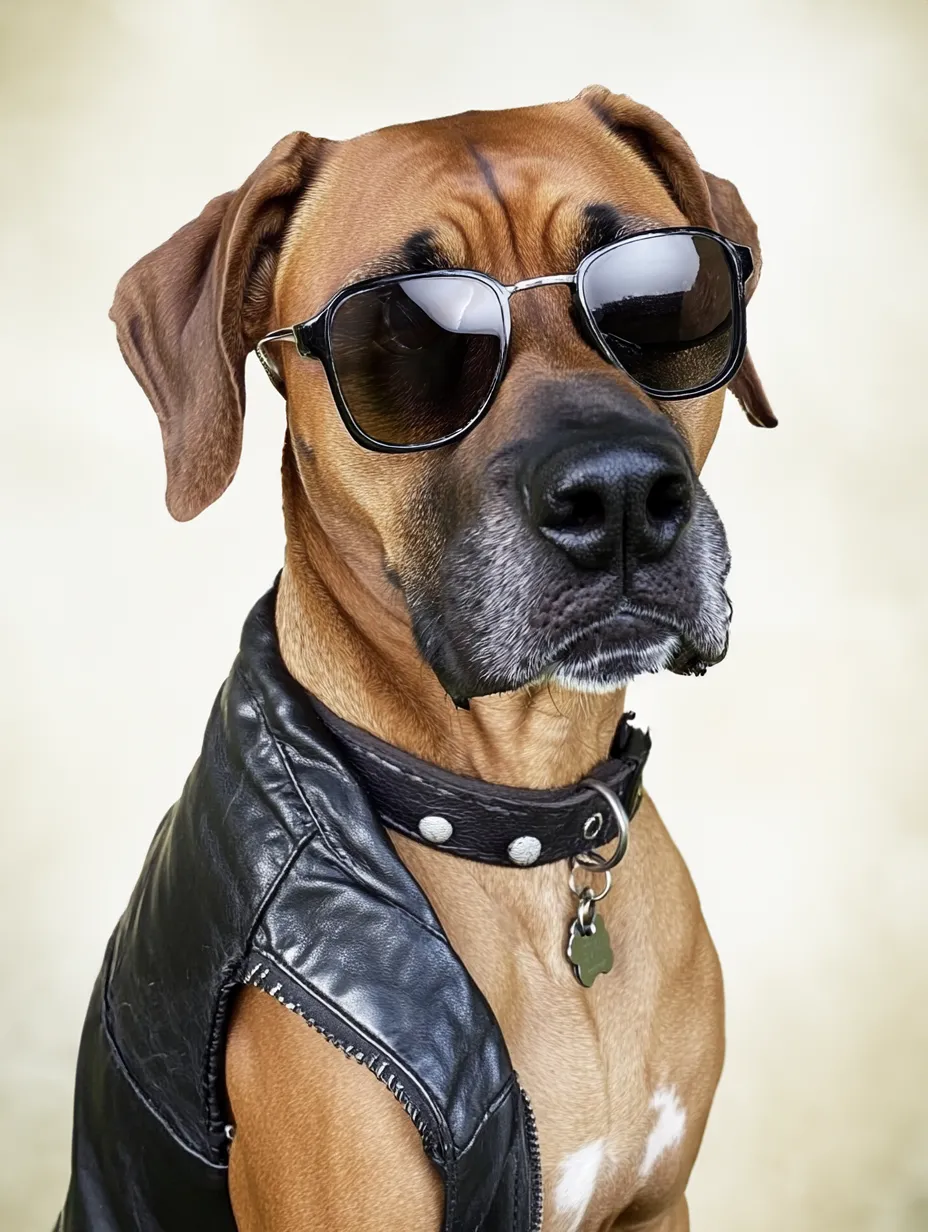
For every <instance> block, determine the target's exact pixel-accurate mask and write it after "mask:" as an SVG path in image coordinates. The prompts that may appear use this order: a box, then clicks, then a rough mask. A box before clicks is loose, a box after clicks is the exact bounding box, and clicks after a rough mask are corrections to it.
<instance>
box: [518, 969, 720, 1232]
mask: <svg viewBox="0 0 928 1232" xmlns="http://www.w3.org/2000/svg"><path fill="white" fill-rule="evenodd" d="M610 974H612V973H610ZM607 978H608V977H606V976H603V977H601V980H606V979H607ZM600 982H601V981H597V983H600ZM589 991H592V990H589ZM589 991H588V992H587V996H589ZM628 991H629V992H630V991H631V990H628ZM610 992H614V993H615V994H616V995H614V996H613V995H610ZM551 1000H552V999H549V1000H548V1001H547V1003H546V1004H545V1005H542V1004H541V1003H535V1004H532V1003H531V1002H529V1003H528V1004H527V1005H526V1006H525V1007H524V1010H525V1011H526V1013H525V1019H526V1021H534V1023H535V1024H536V1029H535V1030H523V1031H518V1030H515V1031H510V1032H509V1033H507V1041H508V1042H509V1046H510V1051H511V1052H512V1056H513V1061H514V1064H515V1066H516V1068H517V1070H518V1072H519V1074H520V1078H521V1080H522V1082H523V1084H524V1086H525V1088H526V1090H527V1092H528V1093H529V1096H530V1098H531V1100H532V1105H533V1108H534V1111H535V1115H536V1120H537V1124H538V1132H539V1140H540V1145H541V1155H542V1164H543V1173H544V1186H545V1221H544V1229H545V1232H587V1229H589V1230H590V1232H593V1230H594V1229H599V1228H601V1227H603V1226H604V1222H605V1223H609V1222H611V1221H612V1220H615V1219H618V1218H619V1217H620V1216H621V1215H622V1214H623V1212H627V1211H629V1210H630V1208H631V1210H633V1211H634V1212H635V1216H634V1222H638V1221H639V1220H640V1217H641V1216H640V1213H639V1212H640V1211H641V1210H642V1209H647V1210H648V1211H649V1212H652V1213H653V1214H657V1213H659V1212H660V1211H661V1210H663V1209H665V1208H666V1207H667V1206H669V1205H670V1201H671V1198H672V1196H673V1194H674V1192H675V1188H676V1181H677V1179H678V1176H679V1175H680V1170H681V1166H682V1164H683V1157H684V1147H685V1143H686V1138H687V1133H688V1130H689V1129H690V1128H691V1115H690V1109H689V1108H688V1106H687V1105H688V1101H689V1098H690V1092H689V1090H688V1084H687V1083H686V1082H685V1081H675V1078H674V1064H673V1058H672V1056H671V1055H669V1053H668V1050H666V1049H665V1048H663V1047H662V1046H661V1042H660V1040H659V1039H658V1038H656V1037H655V1034H654V1033H653V1032H648V1031H647V1030H644V1029H642V1027H643V1025H644V1024H642V1023H640V1022H639V1023H635V1022H629V1020H628V1016H627V1013H626V1014H625V1015H624V1030H623V1029H616V1028H617V1027H618V1025H619V1024H620V1023H621V1022H622V1020H623V1014H622V1005H621V1002H622V1000H623V998H622V997H621V995H620V994H619V989H618V981H616V984H615V985H614V986H613V988H612V989H607V988H602V989H600V990H599V995H598V998H597V1004H596V1006H595V1007H591V1006H590V1005H589V1004H587V1005H586V1006H584V1007H582V1008H581V1007H578V1006H577V1005H573V1006H572V1007H571V1010H570V1011H567V1012H565V1011H563V1010H557V1009H552V1004H551ZM564 1001H565V1002H568V1003H569V1002H570V998H569V996H566V995H565V997H564ZM626 1008H627V1007H626ZM584 1010H586V1013H584ZM542 1022H543V1023H544V1027H543V1028H542V1027H541V1023H542ZM697 1113H701V1110H697Z"/></svg>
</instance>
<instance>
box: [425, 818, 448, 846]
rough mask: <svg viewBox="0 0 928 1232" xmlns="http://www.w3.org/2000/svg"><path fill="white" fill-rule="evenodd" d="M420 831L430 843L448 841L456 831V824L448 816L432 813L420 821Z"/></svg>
mask: <svg viewBox="0 0 928 1232" xmlns="http://www.w3.org/2000/svg"><path fill="white" fill-rule="evenodd" d="M419 833H420V834H421V835H422V837H423V838H424V839H427V840H428V842H430V843H447V841H448V839H449V838H450V837H451V835H452V834H453V833H454V826H453V825H452V824H451V822H450V821H449V820H448V818H447V817H436V816H432V815H431V814H430V815H429V816H428V817H423V818H422V820H421V821H420V822H419Z"/></svg>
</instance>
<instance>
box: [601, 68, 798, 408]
mask: <svg viewBox="0 0 928 1232" xmlns="http://www.w3.org/2000/svg"><path fill="white" fill-rule="evenodd" d="M577 97H578V99H580V100H582V101H583V102H584V103H586V104H587V106H589V107H590V108H591V110H592V111H593V112H594V113H595V114H596V115H597V116H598V117H599V119H600V120H601V121H602V122H603V123H604V124H605V125H606V127H607V128H608V129H609V130H610V131H611V132H612V133H613V134H614V135H615V136H616V137H618V138H619V140H620V141H622V142H624V143H625V144H626V145H629V146H631V147H632V149H633V150H635V151H636V153H637V154H638V156H639V157H640V158H641V159H642V160H643V161H644V162H645V163H646V164H647V165H648V166H649V167H650V168H651V169H652V171H654V172H655V173H656V174H657V175H658V176H659V177H660V179H661V182H662V183H663V185H664V187H665V188H666V189H667V191H668V192H669V193H670V195H671V197H673V199H674V201H675V202H676V204H677V205H678V206H679V208H680V210H681V211H682V212H683V213H684V214H685V215H686V217H687V218H688V219H689V221H690V222H691V223H692V224H693V225H694V226H697V227H711V228H712V229H713V230H714V231H718V232H720V233H721V234H722V235H724V236H726V237H727V238H728V239H730V240H734V241H735V243H737V244H746V245H747V246H748V247H749V248H750V249H751V252H752V253H753V255H754V273H753V274H752V275H751V277H750V279H749V280H748V285H747V288H746V291H747V295H748V298H750V296H751V295H752V294H753V293H754V289H755V287H756V286H757V280H758V278H759V276H760V267H761V253H760V244H759V243H758V239H757V226H756V225H755V223H754V219H753V218H752V217H751V215H750V214H749V213H748V211H747V207H746V206H745V204H744V202H743V201H742V200H741V194H740V193H739V192H738V190H737V188H735V186H734V184H732V183H731V181H730V180H723V179H720V178H719V177H718V176H716V175H712V174H711V173H709V172H707V171H703V170H702V168H701V167H700V166H699V163H698V162H697V161H696V156H695V155H694V154H693V151H692V150H691V149H690V147H689V146H688V145H687V144H686V142H685V141H684V140H683V137H682V136H681V135H680V133H678V132H677V130H676V129H675V128H674V127H673V125H672V124H670V123H668V121H667V120H665V119H664V117H663V116H662V115H658V113H657V112H656V111H652V110H651V108H650V107H645V106H643V105H642V104H641V103H636V102H635V101H634V99H631V98H629V97H628V95H627V94H613V93H612V92H611V91H610V90H607V89H606V88H605V86H587V88H586V89H585V90H581V92H580V94H579V95H578V96H577ZM729 389H730V390H731V392H732V393H733V394H734V395H735V397H736V398H737V399H738V401H739V402H740V403H741V405H742V406H743V407H744V410H745V411H746V413H747V416H748V418H749V419H750V420H751V422H752V423H754V424H757V425H758V426H760V427H764V428H774V427H776V423H777V419H776V416H775V415H774V413H773V411H772V410H771V409H770V403H769V402H768V401H767V395H766V394H765V393H764V387H763V385H761V382H760V377H759V376H758V375H757V369H756V368H755V367H754V363H753V360H752V359H751V356H750V353H748V354H747V355H745V357H744V363H743V364H742V365H741V368H740V369H739V371H738V374H737V376H736V377H735V378H734V380H733V381H732V382H731V384H730V385H729Z"/></svg>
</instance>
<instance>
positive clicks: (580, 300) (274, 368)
mask: <svg viewBox="0 0 928 1232" xmlns="http://www.w3.org/2000/svg"><path fill="white" fill-rule="evenodd" d="M669 235H690V236H704V237H706V238H708V239H712V240H714V241H716V242H717V243H718V244H719V245H720V246H721V247H722V249H723V250H724V253H725V256H726V259H727V263H728V267H729V274H730V276H731V285H732V339H731V351H730V355H729V359H728V362H727V363H726V365H725V367H724V368H723V369H722V370H721V372H720V373H719V374H718V376H717V377H715V378H713V379H712V380H711V381H709V382H706V383H705V384H704V385H702V386H699V387H697V388H695V389H687V390H681V391H673V390H670V391H668V390H655V389H653V388H652V387H649V386H647V385H644V384H642V382H640V381H638V380H636V379H635V377H634V376H632V374H631V373H630V372H628V371H627V369H625V368H624V367H623V365H622V364H621V363H620V362H619V361H618V359H617V358H616V356H615V355H614V354H613V353H612V350H611V349H610V347H609V344H608V343H607V342H606V340H605V337H604V335H603V334H602V332H601V330H600V329H599V327H598V326H597V324H596V321H595V319H594V317H593V314H592V312H591V311H590V309H589V307H588V306H587V303H586V300H585V297H584V296H583V294H582V291H581V288H582V284H583V278H584V275H585V274H586V271H587V270H588V269H589V267H590V265H591V264H592V263H593V262H595V261H597V260H599V259H601V258H602V257H603V256H605V255H606V254H607V253H609V252H612V251H614V250H615V249H617V248H622V247H625V246H626V245H628V244H632V243H636V242H638V241H641V240H645V239H650V238H653V237H657V236H669ZM753 272H754V258H753V253H752V252H751V249H750V248H747V247H746V246H744V245H742V244H735V243H733V242H732V241H731V240H729V239H727V238H726V237H725V236H724V235H720V234H719V233H718V232H717V231H712V230H710V229H708V228H706V227H665V228H655V229H653V230H650V231H642V232H637V233H635V234H633V235H629V236H626V237H625V238H623V239H620V240H617V241H615V242H614V243H612V244H605V245H603V246H602V247H601V248H596V249H594V250H593V252H591V253H588V254H587V256H585V257H584V258H583V260H582V261H581V262H580V263H579V265H578V266H577V268H576V270H575V271H574V273H572V274H542V275H541V276H540V277H537V278H523V279H521V280H520V281H519V282H514V283H511V284H510V285H508V286H507V285H505V284H504V283H501V282H498V281H497V280H496V279H495V278H493V277H491V275H489V274H485V273H482V272H481V271H480V270H466V269H435V270H424V271H421V272H418V273H409V274H402V273H399V274H386V275H382V276H380V277H376V278H367V279H363V280H362V281H360V282H355V283H350V284H349V285H348V286H345V287H342V288H341V289H340V290H339V291H336V293H335V294H334V295H333V296H332V297H331V298H330V299H329V300H328V301H327V303H326V304H325V305H324V306H323V307H322V308H321V309H320V311H319V312H317V313H316V314H315V315H314V316H312V317H310V318H308V319H307V320H306V321H301V322H299V323H298V324H296V325H288V326H284V327H282V328H280V329H275V330H272V331H271V332H270V333H268V334H265V335H264V337H263V338H261V339H260V341H259V342H257V343H256V344H255V348H254V350H255V354H256V355H257V356H258V359H259V361H260V362H261V366H262V367H263V368H264V370H265V372H266V373H267V375H268V377H269V378H270V380H271V382H272V384H273V385H274V387H275V388H276V389H277V390H278V392H279V393H281V394H282V395H284V396H286V390H285V388H284V383H283V377H282V374H281V372H280V369H279V367H278V365H277V364H276V362H275V361H274V359H273V357H272V356H271V355H269V354H268V352H267V347H268V345H270V344H272V343H277V342H289V343H292V344H293V345H294V346H296V348H297V351H298V352H299V354H300V355H301V356H303V358H306V359H317V360H319V361H320V362H321V363H322V365H323V368H324V370H325V373H326V377H327V378H328V382H329V387H330V389H331V392H332V395H333V399H334V401H335V405H336V408H337V410H338V412H339V416H340V417H341V419H342V422H343V423H344V425H345V427H346V428H347V430H348V432H349V433H350V434H351V436H352V437H353V438H354V440H355V441H357V443H358V444H359V445H362V446H364V447H365V448H366V449H371V450H374V451H375V452H379V453H419V452H422V451H423V450H427V449H438V448H439V447H441V446H442V445H447V444H450V443H451V442H452V441H456V440H459V439H460V438H461V437H462V436H464V435H465V434H466V433H468V432H470V431H471V430H472V429H473V428H475V427H476V425H477V424H478V423H479V422H480V420H481V419H483V417H484V416H485V415H486V414H487V412H488V411H489V409H490V407H491V406H492V404H493V401H494V399H495V398H496V394H497V392H498V391H499V387H500V384H501V383H502V379H503V376H504V374H505V370H506V368H507V366H508V359H509V348H510V342H511V337H512V316H511V313H510V310H509V301H510V299H511V297H512V296H513V295H516V294H518V292H520V291H528V290H532V289H533V288H535V287H546V286H571V287H573V289H574V301H575V303H576V304H577V305H578V306H579V308H580V311H581V313H582V316H583V320H584V324H585V325H586V327H587V329H588V330H589V333H590V335H591V338H592V340H593V341H594V342H595V344H596V348H597V350H598V351H599V353H600V354H601V355H602V356H603V358H604V359H605V360H606V361H607V362H608V363H609V364H610V365H611V366H612V367H614V368H618V369H619V370H621V371H623V372H625V374H626V376H628V378H629V379H630V380H631V381H634V383H635V384H636V385H637V386H638V387H639V388H640V389H642V390H643V391H644V392H645V393H647V394H649V395H650V396H651V397H653V398H655V399H656V400H657V401H663V402H672V401H679V400H682V399H689V398H698V397H702V396H704V395H705V394H707V393H711V392H712V391H713V390H715V389H719V388H720V387H721V386H722V385H725V384H727V383H728V382H729V381H730V380H731V379H732V378H733V377H734V375H735V374H736V372H737V371H738V369H739V368H740V366H741V363H742V361H743V359H744V354H745V349H746V329H745V311H744V310H745V302H746V296H745V286H746V283H747V281H748V279H749V278H750V277H751V274H752V273H753ZM435 277H442V278H449V277H459V278H468V279H476V280H477V281H478V282H481V283H483V284H484V285H485V286H487V287H489V288H490V289H491V290H492V291H493V292H494V294H495V295H496V298H497V301H498V303H499V305H500V310H501V317H502V326H503V336H502V339H501V347H500V358H499V363H498V365H497V369H496V372H495V373H494V376H493V380H492V382H491V384H490V387H489V392H488V394H487V396H486V398H485V399H484V401H483V402H482V403H481V405H480V407H479V408H478V409H477V410H476V411H475V413H474V415H473V416H472V417H471V418H470V419H469V420H468V422H467V423H466V424H464V425H463V426H462V427H460V428H456V429H455V430H454V431H453V432H450V433H448V434H447V435H446V436H443V437H440V438H438V439H436V440H434V441H428V442H425V443H416V444H402V445H400V444H391V443H388V442H386V441H379V440H377V439H376V438H374V437H371V436H369V435H368V434H367V433H366V432H365V431H364V429H363V428H361V426H360V425H359V424H358V423H357V421H356V420H355V418H354V416H353V414H352V412H351V409H350V407H349V406H348V404H347V402H346V399H345V396H344V393H343V392H342V389H341V385H340V384H339V379H338V373H337V371H336V368H335V364H334V362H333V358H332V348H331V334H330V330H331V321H332V318H333V316H334V314H335V311H336V309H337V308H338V307H339V306H340V305H341V304H342V303H343V302H344V301H345V300H346V299H350V298H351V297H352V296H354V295H358V294H361V293H362V292H364V291H368V290H371V289H372V288H374V287H379V286H386V285H389V284H391V283H394V282H409V281H412V280H417V279H420V278H435Z"/></svg>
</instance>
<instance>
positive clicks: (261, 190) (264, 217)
mask: <svg viewBox="0 0 928 1232" xmlns="http://www.w3.org/2000/svg"><path fill="white" fill-rule="evenodd" d="M322 144H323V143H322V142H321V141H320V140H318V139H317V138H314V137H310V136H309V134H308V133H291V134H290V135H289V136H288V137H284V138H283V139H282V140H280V141H278V142H277V144H276V145H275V146H274V148H273V149H272V150H271V152H270V154H268V156H267V158H265V159H264V161H263V162H262V163H261V164H260V165H259V166H258V168H257V169H256V170H255V171H254V172H253V173H252V174H251V175H250V176H249V177H248V179H247V180H246V181H245V183H244V184H243V185H242V187H241V188H240V189H239V190H238V191H237V192H229V193H224V194H223V195H222V196H221V197H214V198H213V200H212V201H210V202H209V204H208V205H207V206H206V207H205V209H204V210H203V212H202V214H200V216H199V218H195V219H194V220H193V222H189V223H187V225H186V226H184V227H181V229H180V230H179V231H177V232H175V234H174V235H172V236H171V238H170V239H169V240H166V241H165V242H164V243H163V244H162V245H161V246H160V247H159V248H156V249H155V250H154V252H150V253H149V254H148V255H147V256H145V257H143V258H142V259H141V261H139V262H137V263H136V264H135V265H133V267H132V268H131V269H130V270H129V271H128V272H127V273H126V274H124V275H123V276H122V278H121V279H120V281H119V285H118V286H117V288H116V297H115V299H114V301H113V306H112V308H111V309H110V317H111V318H112V320H113V321H114V322H115V323H116V335H117V338H118V341H119V347H120V350H121V351H122V353H123V357H124V358H125V360H126V363H127V364H128V365H129V367H130V368H131V369H132V371H133V372H134V374H135V376H136V379H137V380H138V382H139V384H140V385H141V386H142V388H143V389H144V391H145V393H146V394H147V395H148V400H149V401H150V402H151V404H152V406H153V407H154V408H155V412H156V414H157V416H158V420H159V422H160V424H161V436H162V441H163V443H164V459H165V465H166V467H167V506H168V509H169V510H170V512H171V514H172V515H173V516H174V517H175V518H177V519H178V521H181V522H185V521H187V520H188V519H189V518H193V517H196V515H197V514H198V513H200V512H201V511H202V510H203V509H205V508H206V506H207V505H210V504H212V502H213V501H214V500H216V499H217V497H219V496H221V495H222V493H223V492H224V491H225V489H226V488H227V487H228V485H229V483H230V482H231V480H232V476H233V475H234V474H235V471H236V469H237V467H238V461H239V457H240V455H241V449H242V420H243V417H244V414H245V357H246V355H247V354H248V352H249V350H251V348H252V347H253V346H254V344H255V342H257V341H258V339H259V338H260V337H261V335H262V334H263V333H264V332H266V327H267V323H268V320H269V316H270V313H271V309H272V297H273V284H274V271H275V269H276V266H277V257H278V254H279V251H280V245H281V242H282V240H283V237H284V233H285V230H286V227H287V222H288V220H289V218H290V215H291V212H292V210H293V207H294V205H295V203H296V201H297V199H298V198H299V196H300V194H301V193H302V191H303V189H304V188H305V187H306V185H307V184H308V183H309V181H310V179H311V177H312V175H313V171H314V169H315V167H316V165H317V163H318V161H319V155H320V148H321V146H322Z"/></svg>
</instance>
